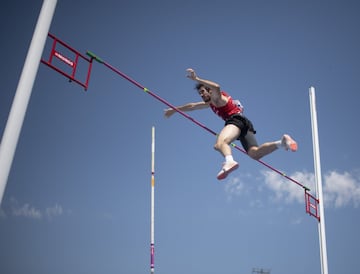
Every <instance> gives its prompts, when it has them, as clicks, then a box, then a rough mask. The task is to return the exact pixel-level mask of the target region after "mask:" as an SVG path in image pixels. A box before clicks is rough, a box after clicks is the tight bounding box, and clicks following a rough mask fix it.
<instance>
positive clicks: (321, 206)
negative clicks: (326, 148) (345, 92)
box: [309, 87, 328, 274]
mask: <svg viewBox="0 0 360 274" xmlns="http://www.w3.org/2000/svg"><path fill="white" fill-rule="evenodd" d="M309 96H310V110H311V126H312V137H313V138H312V139H313V154H314V168H315V180H316V196H317V197H318V200H319V216H320V218H319V222H318V230H319V243H320V262H321V273H322V274H328V262H327V250H326V235H325V214H324V198H323V190H322V180H321V165H320V148H319V136H318V124H317V113H316V100H315V88H314V87H310V89H309Z"/></svg>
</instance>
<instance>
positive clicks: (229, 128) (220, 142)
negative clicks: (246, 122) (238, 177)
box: [214, 124, 241, 180]
mask: <svg viewBox="0 0 360 274" xmlns="http://www.w3.org/2000/svg"><path fill="white" fill-rule="evenodd" d="M240 132H241V131H240V129H239V128H238V127H237V126H235V125H232V124H229V125H226V126H225V127H224V128H223V129H222V130H221V132H220V134H219V136H218V138H217V140H216V143H215V145H214V148H215V149H216V150H217V151H219V152H220V153H221V154H222V155H223V156H224V157H225V163H224V164H223V167H222V169H221V170H220V172H219V173H218V175H217V178H218V179H219V180H222V179H225V178H226V176H227V175H228V174H229V173H230V172H231V171H233V170H235V169H237V168H238V166H239V164H238V163H237V162H236V161H234V159H233V157H232V152H231V147H230V144H231V143H232V142H233V141H235V140H236V139H237V138H238V137H239V135H240Z"/></svg>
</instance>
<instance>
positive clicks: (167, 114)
mask: <svg viewBox="0 0 360 274" xmlns="http://www.w3.org/2000/svg"><path fill="white" fill-rule="evenodd" d="M174 113H175V110H174V109H172V108H167V109H164V116H165V117H166V118H169V117H170V116H171V115H173V114H174Z"/></svg>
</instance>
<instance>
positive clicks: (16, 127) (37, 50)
mask: <svg viewBox="0 0 360 274" xmlns="http://www.w3.org/2000/svg"><path fill="white" fill-rule="evenodd" d="M56 2H57V0H44V2H43V5H42V8H41V11H40V15H39V18H38V21H37V24H36V27H35V31H34V34H33V37H32V40H31V44H30V48H29V51H28V54H27V56H26V59H25V64H24V67H23V70H22V73H21V76H20V80H19V83H18V86H17V89H16V93H15V97H14V101H13V103H12V106H11V110H10V114H9V117H8V121H7V123H6V127H5V130H4V134H3V137H2V140H1V144H0V205H1V202H2V198H3V196H4V192H5V188H6V183H7V180H8V177H9V173H10V169H11V164H12V162H13V159H14V154H15V151H16V146H17V143H18V140H19V136H20V132H21V128H22V124H23V122H24V118H25V114H26V109H27V106H28V103H29V100H30V96H31V92H32V88H33V85H34V82H35V78H36V74H37V71H38V68H39V64H40V59H41V55H42V52H43V50H44V47H45V42H46V38H47V35H48V32H49V29H50V25H51V21H52V18H53V15H54V12H55V7H56Z"/></svg>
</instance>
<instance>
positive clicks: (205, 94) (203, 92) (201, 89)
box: [195, 83, 211, 103]
mask: <svg viewBox="0 0 360 274" xmlns="http://www.w3.org/2000/svg"><path fill="white" fill-rule="evenodd" d="M195 89H197V91H198V93H199V95H200V96H201V98H202V99H203V100H204V102H206V103H207V102H210V100H211V97H210V95H211V89H210V88H209V87H206V86H205V85H203V84H201V83H198V84H196V86H195Z"/></svg>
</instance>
